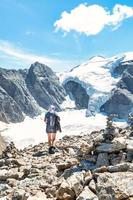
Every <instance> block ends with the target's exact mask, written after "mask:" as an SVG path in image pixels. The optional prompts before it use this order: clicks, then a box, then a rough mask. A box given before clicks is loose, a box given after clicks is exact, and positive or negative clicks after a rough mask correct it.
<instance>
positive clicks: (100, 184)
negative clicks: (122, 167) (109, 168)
mask: <svg viewBox="0 0 133 200" xmlns="http://www.w3.org/2000/svg"><path fill="white" fill-rule="evenodd" d="M132 182H133V173H132V172H117V173H112V174H111V173H107V172H105V173H103V174H100V175H99V176H98V179H97V185H96V188H97V196H98V198H99V200H114V199H128V197H131V196H133V184H131V183H132Z"/></svg>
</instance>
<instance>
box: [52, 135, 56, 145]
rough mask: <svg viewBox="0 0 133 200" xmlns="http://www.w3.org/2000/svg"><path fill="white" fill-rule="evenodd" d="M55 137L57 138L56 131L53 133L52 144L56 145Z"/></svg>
mask: <svg viewBox="0 0 133 200" xmlns="http://www.w3.org/2000/svg"><path fill="white" fill-rule="evenodd" d="M55 139H56V133H52V146H54V141H55Z"/></svg>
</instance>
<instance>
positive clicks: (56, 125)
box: [44, 112, 61, 133]
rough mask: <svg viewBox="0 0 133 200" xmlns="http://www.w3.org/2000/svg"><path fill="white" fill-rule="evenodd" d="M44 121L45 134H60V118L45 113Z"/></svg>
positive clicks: (54, 114)
mask: <svg viewBox="0 0 133 200" xmlns="http://www.w3.org/2000/svg"><path fill="white" fill-rule="evenodd" d="M44 121H45V122H46V132H47V133H56V132H57V131H60V132H61V125H60V117H59V116H58V115H57V114H56V113H51V112H47V113H46V115H45V119H44Z"/></svg>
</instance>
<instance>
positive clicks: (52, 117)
mask: <svg viewBox="0 0 133 200" xmlns="http://www.w3.org/2000/svg"><path fill="white" fill-rule="evenodd" d="M44 121H45V122H46V133H47V135H48V144H49V150H48V151H49V153H50V154H53V153H55V147H54V141H55V139H56V132H57V131H60V132H61V126H60V117H59V116H58V115H57V113H56V112H55V106H54V105H51V106H50V107H49V110H48V112H47V113H46V114H45V118H44Z"/></svg>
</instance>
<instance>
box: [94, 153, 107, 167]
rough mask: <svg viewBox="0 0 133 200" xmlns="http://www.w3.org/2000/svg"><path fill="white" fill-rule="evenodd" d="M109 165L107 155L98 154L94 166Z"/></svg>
mask: <svg viewBox="0 0 133 200" xmlns="http://www.w3.org/2000/svg"><path fill="white" fill-rule="evenodd" d="M108 165H109V159H108V154H107V153H100V154H99V155H98V158H97V162H96V166H97V167H101V166H108Z"/></svg>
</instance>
